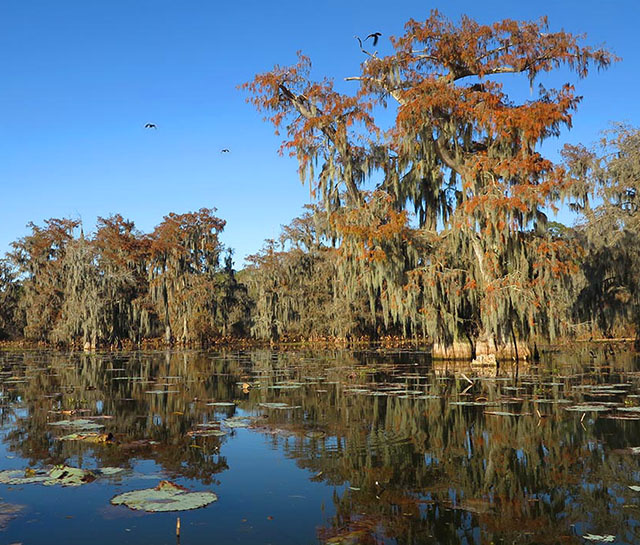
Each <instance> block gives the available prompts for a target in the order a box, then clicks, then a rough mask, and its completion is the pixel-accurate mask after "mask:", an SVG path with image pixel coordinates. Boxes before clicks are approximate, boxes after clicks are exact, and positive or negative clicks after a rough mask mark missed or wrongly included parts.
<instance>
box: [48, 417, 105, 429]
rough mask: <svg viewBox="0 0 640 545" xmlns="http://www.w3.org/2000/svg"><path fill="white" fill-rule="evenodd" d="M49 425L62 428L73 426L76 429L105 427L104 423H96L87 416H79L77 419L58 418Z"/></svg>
mask: <svg viewBox="0 0 640 545" xmlns="http://www.w3.org/2000/svg"><path fill="white" fill-rule="evenodd" d="M49 426H60V427H61V428H72V429H75V430H101V429H102V428H104V426H103V425H102V424H96V423H95V422H93V421H92V420H87V419H86V418H78V419H77V420H58V421H57V422H49Z"/></svg>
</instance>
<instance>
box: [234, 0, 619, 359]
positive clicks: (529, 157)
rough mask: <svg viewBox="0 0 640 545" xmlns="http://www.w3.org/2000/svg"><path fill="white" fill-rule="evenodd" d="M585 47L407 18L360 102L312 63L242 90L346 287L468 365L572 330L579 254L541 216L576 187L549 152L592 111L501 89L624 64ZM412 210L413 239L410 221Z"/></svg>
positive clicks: (558, 94) (543, 35) (569, 40)
mask: <svg viewBox="0 0 640 545" xmlns="http://www.w3.org/2000/svg"><path fill="white" fill-rule="evenodd" d="M580 42H581V39H580V38H579V37H577V36H574V35H571V34H569V33H566V32H549V30H548V28H547V21H546V19H544V18H543V19H541V20H538V21H533V22H518V21H512V20H504V21H501V22H497V23H494V24H492V25H480V24H478V23H476V22H475V21H473V20H471V19H469V18H468V17H463V18H462V19H461V21H460V22H459V23H454V22H452V21H450V20H448V19H447V18H446V17H444V16H442V15H441V14H440V13H438V12H437V11H434V12H432V14H431V15H430V17H428V18H427V19H426V20H425V21H424V22H418V21H414V20H410V21H409V22H408V23H407V24H406V26H405V33H404V34H403V35H402V36H400V37H398V38H392V39H391V45H392V47H393V52H392V53H391V54H389V55H386V56H380V55H378V53H377V52H369V51H366V50H364V49H363V53H364V54H365V60H364V62H363V63H362V65H361V73H360V74H359V75H356V76H353V77H349V78H347V79H348V80H351V81H355V82H359V89H358V90H357V91H355V92H354V93H353V94H349V95H347V94H344V93H341V92H339V91H337V90H336V89H335V87H334V84H333V82H332V81H331V80H329V79H325V80H322V81H313V80H312V79H311V77H310V68H311V62H310V61H309V59H308V58H306V57H304V56H300V58H299V62H298V63H297V64H295V65H293V66H290V67H281V66H276V67H275V68H274V69H273V70H271V71H270V72H267V73H264V74H259V75H257V76H256V77H255V79H254V80H253V81H251V82H249V83H247V84H245V86H244V87H245V89H246V90H247V91H249V93H250V94H251V96H250V99H249V100H250V101H251V102H252V103H253V104H254V105H255V106H256V107H257V108H258V109H259V110H261V111H264V112H266V113H267V115H268V116H269V119H270V120H271V122H272V123H273V124H274V125H275V127H276V129H277V130H280V129H283V128H284V130H285V131H286V136H285V140H284V142H283V146H282V151H283V152H285V151H288V152H289V153H290V154H291V155H293V156H295V157H297V159H298V161H299V165H300V175H301V177H302V178H303V179H304V180H308V181H309V182H310V183H311V184H312V191H313V192H314V194H316V195H317V197H318V198H319V199H320V200H321V201H322V203H323V204H324V206H325V207H326V208H327V210H328V211H329V212H331V213H333V214H334V217H335V218H336V220H335V223H334V225H335V227H336V230H335V234H336V236H338V237H340V240H341V241H342V246H341V248H342V250H343V251H344V252H345V256H347V257H349V258H350V259H346V260H345V262H344V264H345V267H344V269H343V271H344V274H345V275H346V276H347V277H349V278H351V280H348V281H347V283H348V284H351V285H356V283H358V282H360V281H364V282H365V283H367V284H368V285H369V286H370V289H369V292H370V296H371V305H372V308H373V307H376V308H377V307H380V308H382V310H383V314H384V316H385V319H386V320H388V321H393V322H397V323H400V324H402V325H403V326H409V327H411V328H413V329H414V330H415V329H416V328H420V329H423V330H424V331H426V332H427V333H428V334H429V335H430V336H431V337H432V338H433V339H434V340H435V341H436V342H437V343H438V344H439V345H440V346H441V347H442V350H443V352H444V353H445V354H446V352H447V347H450V346H454V347H455V346H456V343H459V342H460V341H466V343H467V348H466V349H465V351H466V355H473V354H475V353H482V352H489V353H491V352H496V351H497V350H499V349H501V348H504V347H505V346H507V345H510V346H511V347H512V348H511V352H512V353H513V352H515V354H514V355H518V354H517V353H518V346H519V342H520V340H526V339H530V338H532V337H534V336H538V335H539V336H544V337H553V336H555V335H556V334H557V333H558V332H559V331H560V330H561V319H562V317H563V316H564V315H565V312H566V308H565V306H566V305H565V304H564V302H565V300H566V298H565V297H556V295H558V294H560V293H561V292H563V291H564V290H565V284H566V279H567V277H568V276H570V275H572V274H574V272H575V270H576V261H575V258H576V257H577V256H575V255H574V253H573V252H572V248H571V247H569V246H568V245H567V244H566V243H565V241H563V240H562V239H559V238H557V237H553V236H550V234H549V233H548V231H547V228H546V216H545V214H544V213H543V210H544V209H545V207H553V206H555V205H556V203H557V202H558V201H559V199H561V198H562V197H563V196H565V195H568V194H569V192H570V189H571V187H570V186H571V180H570V179H568V178H567V177H566V176H565V175H564V171H563V169H562V168H561V167H558V166H556V165H554V164H553V163H552V162H551V161H549V160H548V159H546V158H545V157H543V156H542V155H541V154H540V152H539V151H538V150H539V144H540V143H541V142H543V141H544V140H546V139H547V138H549V137H551V136H557V135H559V134H560V132H561V130H562V128H563V127H565V128H566V127H570V126H571V118H572V113H573V111H574V110H575V108H576V107H577V105H578V103H579V100H580V99H579V97H578V96H577V95H576V94H575V92H574V89H573V87H572V86H571V85H569V84H567V85H564V86H562V87H560V88H558V89H545V88H543V87H542V86H540V87H539V89H538V93H537V96H536V97H535V98H533V99H532V100H529V101H524V102H517V101H515V100H514V99H513V98H511V97H509V96H508V95H507V93H506V92H505V89H504V87H503V84H502V80H503V79H504V78H505V77H507V76H510V77H511V78H513V77H514V76H520V77H521V78H523V79H524V81H525V82H526V83H528V84H529V85H530V86H531V88H532V89H533V83H534V81H535V80H536V79H537V78H538V77H539V76H541V75H542V74H544V73H547V72H551V71H553V70H555V69H557V68H560V67H564V68H566V69H568V70H570V71H573V72H574V73H575V74H576V75H577V76H578V77H579V78H582V77H585V76H586V75H587V73H588V72H589V69H590V68H591V67H594V66H595V67H597V68H604V67H606V66H608V65H609V64H610V63H611V62H612V61H613V60H615V58H614V57H613V56H612V55H611V54H610V53H608V52H607V51H606V50H603V49H593V48H590V47H588V46H584V45H582V44H581V43H580ZM381 107H382V108H385V107H387V108H390V109H392V110H393V112H394V113H395V123H394V124H393V127H392V128H391V129H390V130H387V131H385V130H383V128H382V127H381V126H380V125H379V124H377V123H376V119H375V116H374V114H375V112H376V111H378V110H377V109H378V108H381ZM374 179H375V180H379V182H378V187H377V189H378V192H377V193H375V194H368V193H366V191H365V189H366V187H367V184H368V183H371V181H372V180H374ZM380 192H384V193H385V194H386V197H385V198H381V197H380ZM407 210H410V211H413V212H415V213H416V219H417V222H418V226H417V228H415V229H414V228H413V225H411V224H409V223H408V218H407V217H406V216H404V218H403V217H402V216H400V215H399V214H402V213H403V212H405V211H407ZM372 214H373V215H374V216H375V218H373V217H372ZM358 217H360V220H361V221H362V222H363V223H362V225H360V228H356V225H357V222H358V221H359V220H358V219H357V218H358ZM403 219H404V222H405V223H404V225H401V222H402V221H403ZM354 222H355V224H354ZM375 226H377V227H375ZM387 226H389V227H387ZM371 229H373V232H370V233H367V232H366V231H367V230H371ZM412 231H413V232H412ZM356 247H359V248H360V251H359V252H354V249H355V248H356ZM356 254H357V255H356Z"/></svg>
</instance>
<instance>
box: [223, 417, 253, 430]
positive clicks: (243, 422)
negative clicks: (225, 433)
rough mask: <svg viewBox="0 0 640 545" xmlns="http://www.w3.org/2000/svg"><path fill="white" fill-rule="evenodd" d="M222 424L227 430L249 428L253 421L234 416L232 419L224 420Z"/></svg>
mask: <svg viewBox="0 0 640 545" xmlns="http://www.w3.org/2000/svg"><path fill="white" fill-rule="evenodd" d="M222 423H223V424H224V425H225V426H226V427H227V428H248V427H249V425H250V424H251V421H250V419H249V418H248V417H246V416H234V417H232V418H227V419H226V420H223V421H222Z"/></svg>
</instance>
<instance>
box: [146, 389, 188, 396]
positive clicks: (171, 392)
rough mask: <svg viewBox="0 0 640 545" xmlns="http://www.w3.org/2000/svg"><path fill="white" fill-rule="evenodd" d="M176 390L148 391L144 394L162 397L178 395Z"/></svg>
mask: <svg viewBox="0 0 640 545" xmlns="http://www.w3.org/2000/svg"><path fill="white" fill-rule="evenodd" d="M179 393H180V392H179V391H178V390H148V391H146V392H145V394H154V395H163V394H179Z"/></svg>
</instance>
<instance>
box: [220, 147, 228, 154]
mask: <svg viewBox="0 0 640 545" xmlns="http://www.w3.org/2000/svg"><path fill="white" fill-rule="evenodd" d="M229 151H230V150H228V149H227V148H224V149H221V150H220V153H229Z"/></svg>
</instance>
